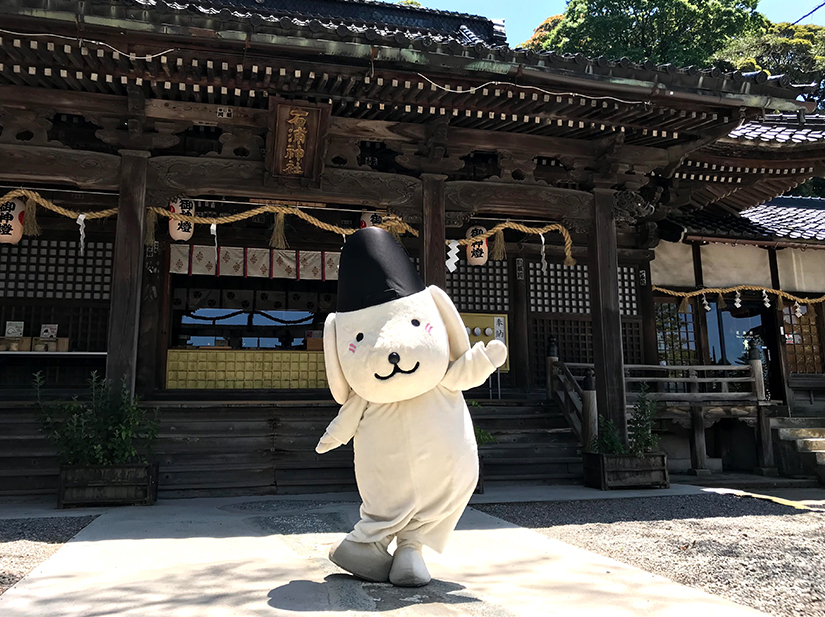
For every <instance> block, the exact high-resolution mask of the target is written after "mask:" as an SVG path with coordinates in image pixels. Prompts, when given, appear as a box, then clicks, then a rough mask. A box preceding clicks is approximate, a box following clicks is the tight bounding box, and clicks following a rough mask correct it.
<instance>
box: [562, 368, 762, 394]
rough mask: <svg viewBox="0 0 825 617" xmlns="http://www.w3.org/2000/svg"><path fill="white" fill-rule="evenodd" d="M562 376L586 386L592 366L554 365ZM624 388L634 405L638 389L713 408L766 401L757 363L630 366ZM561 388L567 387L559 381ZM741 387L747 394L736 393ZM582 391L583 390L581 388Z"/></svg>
mask: <svg viewBox="0 0 825 617" xmlns="http://www.w3.org/2000/svg"><path fill="white" fill-rule="evenodd" d="M553 365H554V366H556V368H557V370H558V371H559V372H561V371H563V372H565V373H566V374H567V375H569V376H570V378H572V379H573V380H574V381H576V382H577V385H578V382H583V381H584V379H585V376H586V373H587V372H588V371H591V370H593V365H592V364H584V363H578V362H570V363H564V362H560V361H554V362H553ZM624 369H625V387H626V392H627V402H628V404H629V405H632V404H633V403H635V402H636V400H637V399H638V397H639V394H638V389H639V387H638V386H639V385H640V384H642V383H646V384H647V385H648V387H649V389H648V398H649V399H650V400H653V401H657V402H660V403H687V404H703V405H706V404H712V403H730V402H741V401H752V402H754V403H757V402H759V401H764V399H765V382H764V378H763V375H762V361H761V360H758V359H755V360H751V361H750V363H749V364H744V365H742V364H733V365H709V366H660V365H656V364H650V365H649V364H627V365H625V367H624ZM559 384H560V385H564V383H563V382H562V381H561V380H559ZM740 384H746V390H744V391H737V389H738V388H740V387H741V385H740ZM579 390H581V387H580V386H579Z"/></svg>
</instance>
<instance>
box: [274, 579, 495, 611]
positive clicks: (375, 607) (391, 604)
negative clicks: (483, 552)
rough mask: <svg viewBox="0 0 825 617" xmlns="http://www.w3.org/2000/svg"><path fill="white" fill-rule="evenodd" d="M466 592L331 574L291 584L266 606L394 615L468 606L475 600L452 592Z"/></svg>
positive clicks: (439, 584)
mask: <svg viewBox="0 0 825 617" xmlns="http://www.w3.org/2000/svg"><path fill="white" fill-rule="evenodd" d="M463 589H465V587H464V586H462V585H459V584H457V583H450V582H447V581H440V580H436V579H433V581H432V582H431V583H430V584H429V585H426V586H425V587H418V588H408V587H394V586H393V585H391V584H390V583H368V582H366V581H361V580H359V579H357V578H355V577H353V576H350V575H348V574H330V575H329V576H327V577H326V578H324V582H323V583H317V582H314V581H309V580H295V581H290V582H289V583H287V584H286V585H282V586H280V587H276V588H275V589H273V590H272V591H270V592H269V606H271V607H273V608H277V609H281V610H284V611H295V612H313V611H321V612H323V611H335V612H344V611H366V612H376V613H378V612H385V611H393V610H397V609H400V608H404V607H407V606H411V605H415V604H467V603H469V602H480V600H478V599H477V598H473V597H470V596H467V595H461V594H456V593H454V592H457V591H461V590H463Z"/></svg>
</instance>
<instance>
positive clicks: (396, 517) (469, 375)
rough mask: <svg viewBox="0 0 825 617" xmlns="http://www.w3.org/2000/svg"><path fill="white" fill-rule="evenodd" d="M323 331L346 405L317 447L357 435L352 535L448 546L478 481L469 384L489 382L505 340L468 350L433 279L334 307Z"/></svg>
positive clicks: (336, 389)
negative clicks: (423, 286)
mask: <svg viewBox="0 0 825 617" xmlns="http://www.w3.org/2000/svg"><path fill="white" fill-rule="evenodd" d="M415 323H417V324H418V325H414V324H415ZM359 334H361V335H363V336H362V337H360V338H359V336H358V335H359ZM324 339H325V340H324V352H325V357H326V364H327V375H328V378H329V382H330V389H331V390H332V392H333V396H334V397H335V399H336V400H337V401H338V402H341V403H344V404H343V406H342V407H341V410H340V411H339V413H338V416H337V417H336V418H335V420H333V421H332V423H330V425H329V427H328V428H327V430H326V433H325V434H324V436H323V437H322V438H321V441H320V443H319V444H318V448H317V451H318V452H326V451H328V450H330V449H332V448H335V447H337V446H339V445H341V444H344V443H347V442H348V441H349V440H350V439H353V438H354V442H353V445H354V449H355V476H356V480H357V482H358V490H359V492H360V494H361V498H362V500H363V505H362V506H361V520H360V521H359V522H358V523H357V524H356V526H355V529H354V530H353V531H352V532H351V533H350V534H349V536H348V539H349V540H351V541H353V542H360V543H370V542H378V541H382V540H385V539H386V538H391V537H393V536H396V537H397V539H398V541H399V545H400V543H402V542H404V541H411V542H414V543H420V544H425V545H427V546H429V547H431V548H433V549H435V550H436V551H439V552H440V551H442V550H443V549H444V547H445V545H446V542H447V539H448V537H449V535H450V533H451V532H452V530H453V529H454V528H455V525H456V523H457V522H458V519H459V517H460V516H461V513H462V512H463V511H464V508H465V507H466V505H467V502H468V501H469V499H470V496H471V495H472V493H473V490H474V488H475V486H476V483H477V480H478V452H477V448H476V441H475V434H474V431H473V425H472V420H471V418H470V413H469V411H468V409H467V405H466V403H465V402H464V397H463V395H462V390H466V389H469V388H472V387H475V386H479V385H481V384H483V383H484V381H485V380H486V379H487V377H488V376H489V375H490V374H491V373H492V372H494V371H495V370H496V368H497V367H498V366H501V364H503V363H504V360H505V359H506V348H505V347H504V345H503V344H502V343H500V342H497V341H493V342H491V343H489V344H488V345H487V346H486V348H485V346H484V345H483V344H482V343H477V344H476V345H475V346H474V347H473V348H472V349H471V348H470V344H469V339H468V338H467V334H466V331H465V329H464V325H463V323H462V322H461V318H460V316H459V315H458V312H457V311H456V309H455V307H454V306H453V304H452V302H451V301H450V299H449V298H448V297H447V295H446V294H445V293H444V292H443V291H441V290H440V289H438V288H432V287H431V288H429V289H427V290H425V291H422V292H419V293H416V294H413V295H411V296H408V297H405V298H400V299H397V300H393V301H391V302H387V303H385V304H381V305H378V306H374V307H369V308H365V309H361V310H358V311H352V312H350V313H338V314H334V315H330V317H329V318H328V320H327V324H326V330H325V333H324ZM353 345H354V346H355V349H354V350H353ZM390 353H396V354H398V356H399V360H398V361H397V362H396V364H397V365H398V368H399V369H401V370H402V371H403V372H400V373H398V374H392V376H391V377H390V378H387V379H378V376H386V375H389V374H391V373H392V372H393V364H391V363H390V362H389V361H388V359H387V358H388V354H390ZM451 359H452V360H453V362H452V364H451V363H450V360H451ZM416 365H418V368H416V369H415V370H413V367H415V366H416Z"/></svg>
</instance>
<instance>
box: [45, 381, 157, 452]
mask: <svg viewBox="0 0 825 617" xmlns="http://www.w3.org/2000/svg"><path fill="white" fill-rule="evenodd" d="M44 384H45V379H44V378H43V375H42V374H41V373H37V374H36V375H35V376H34V387H35V390H36V393H37V404H38V407H39V409H40V418H41V423H42V425H43V428H44V429H45V431H46V435H47V437H48V438H49V441H51V442H52V443H53V444H54V445H55V447H56V448H57V451H58V458H59V460H60V463H61V464H63V465H78V466H87V465H102V466H112V465H124V464H130V463H146V462H148V458H149V456H150V455H151V450H152V446H153V444H154V441H155V439H156V438H157V434H158V422H157V410H156V409H155V410H152V411H148V410H146V409H142V408H141V407H139V406H138V399H137V397H132V396H131V394H130V393H129V391H128V389H127V388H126V386H125V384H123V385H122V387H121V390H120V392H114V391H113V389H112V384H111V382H110V381H108V380H106V379H101V378H100V377H99V376H98V374H97V373H96V372H93V373H92V376H91V379H89V395H90V397H89V400H88V401H80V400H78V398H77V397H74V398H73V399H72V400H71V401H69V402H61V403H44V402H43V399H42V396H41V395H42V389H43V385H44Z"/></svg>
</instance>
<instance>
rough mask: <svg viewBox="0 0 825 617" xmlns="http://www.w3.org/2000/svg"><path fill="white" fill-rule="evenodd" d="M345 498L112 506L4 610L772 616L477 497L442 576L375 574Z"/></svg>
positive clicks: (147, 616)
mask: <svg viewBox="0 0 825 617" xmlns="http://www.w3.org/2000/svg"><path fill="white" fill-rule="evenodd" d="M557 488H563V487H557ZM677 490H684V489H677ZM571 494H572V493H571ZM655 494H656V495H661V494H664V492H660V491H657V492H656V493H655ZM601 495H602V496H603V497H604V496H605V494H604V493H601ZM645 495H647V496H651V495H653V493H650V492H645ZM340 498H341V496H324V497H323V498H321V497H307V496H302V497H297V498H291V499H286V498H274V497H242V498H231V499H192V500H164V501H161V502H159V503H158V504H157V505H156V506H153V507H149V508H145V507H144V508H141V507H129V508H112V509H107V510H103V511H102V514H101V515H100V516H99V517H98V518H97V519H96V520H95V521H94V522H93V523H91V524H90V525H89V526H88V527H86V528H85V529H84V530H83V531H82V532H80V534H78V535H77V536H76V537H75V538H74V539H73V540H72V541H71V542H69V543H68V544H66V545H65V546H63V547H62V548H61V549H60V550H59V551H58V552H57V553H56V554H55V555H54V556H53V557H52V558H51V559H49V560H48V561H46V562H45V563H43V564H41V565H40V566H39V567H38V568H36V569H35V570H34V571H33V572H32V573H31V574H29V576H28V577H26V578H25V579H23V580H22V581H20V582H19V583H18V584H17V585H15V586H14V587H13V588H11V589H10V590H9V591H7V592H6V593H5V594H4V595H3V596H0V615H2V616H3V617H35V616H41V615H42V616H48V617H62V616H73V617H74V616H81V615H82V616H85V617H97V616H103V615H123V616H135V617H138V616H139V617H154V616H157V617H184V616H190V615H191V616H193V617H194V616H197V617H212V616H221V617H223V616H230V615H231V616H239V617H240V616H243V617H253V616H258V615H262V616H282V615H302V616H304V615H305V616H307V617H309V616H312V615H329V614H330V613H346V614H347V615H348V616H349V615H365V614H369V613H389V614H393V615H403V616H407V615H410V616H422V617H424V616H426V617H430V616H458V615H468V616H479V617H499V616H502V617H505V616H508V617H509V616H525V617H537V616H543V615H559V616H565V617H577V616H585V615H587V616H590V615H592V616H596V615H598V616H599V617H604V616H605V615H609V616H611V617H614V616H615V617H625V616H627V617H631V616H632V617H636V616H648V615H650V616H654V615H655V616H665V615H667V616H678V615H685V616H688V615H690V616H695V615H701V616H702V617H713V616H717V615H718V616H720V617H721V616H723V615H724V617H744V616H746V615H751V616H754V615H762V613H759V612H757V611H754V610H751V609H747V608H744V607H740V606H738V605H735V604H732V603H730V602H728V601H726V600H723V599H721V598H718V597H716V596H711V595H708V594H705V593H702V592H700V591H697V590H693V589H690V588H688V587H684V586H681V585H678V584H676V583H673V582H671V581H669V580H667V579H664V578H662V577H659V576H655V575H652V574H648V573H646V572H643V571H641V570H638V569H635V568H632V567H630V566H626V565H624V564H620V563H618V562H615V561H612V560H610V559H607V558H604V557H601V556H598V555H596V554H593V553H589V552H587V551H584V550H581V549H579V548H575V547H572V546H570V545H567V544H564V543H562V542H559V541H556V540H552V539H550V538H546V537H544V536H542V535H540V534H538V533H536V532H533V531H530V530H528V529H523V528H520V527H516V526H514V525H511V524H509V523H506V522H504V521H502V520H500V519H497V518H494V517H491V516H488V515H486V514H482V513H481V512H478V511H476V510H473V509H468V511H467V512H466V513H465V515H464V517H463V518H462V520H461V523H460V526H459V529H458V530H457V531H456V533H455V534H454V535H453V537H452V539H451V542H450V545H449V546H448V548H447V550H446V551H445V552H444V554H442V555H437V554H436V553H434V552H432V551H428V552H427V553H426V558H427V560H428V563H429V565H430V570H431V573H432V575H433V578H434V581H433V582H432V583H431V584H430V585H428V586H427V587H423V588H419V589H400V588H394V587H392V586H391V585H389V584H370V583H364V582H362V581H358V580H356V579H354V578H352V577H351V576H349V575H346V574H343V573H342V572H341V571H340V570H338V569H337V568H336V567H335V566H334V565H332V564H331V563H330V562H329V561H328V560H327V558H326V555H327V552H328V550H329V546H330V544H331V543H332V542H333V541H335V540H336V539H337V538H339V537H340V536H341V534H343V533H345V532H347V531H349V530H350V529H351V527H352V525H353V523H354V522H355V520H357V516H358V511H357V503H354V502H351V501H350V502H345V501H338V499H340ZM499 501H501V499H500V500H499ZM653 504H655V499H654V500H652V505H653ZM547 507H553V504H552V503H548V505H547ZM653 507H655V506H653ZM24 512H28V516H32V515H36V514H39V515H41V516H42V515H44V514H47V513H48V512H47V511H45V507H44V505H43V504H37V503H35V504H31V503H29V504H26V503H18V504H10V503H6V504H2V503H0V513H2V514H3V515H4V516H3V517H2V518H10V516H9V515H10V514H17V515H19V514H23V513H24ZM70 512H71V513H72V514H75V515H79V514H81V513H88V512H89V511H88V510H83V511H81V510H75V511H70ZM52 513H54V511H52ZM60 514H61V515H65V514H66V513H65V512H61V513H60ZM0 524H2V523H0Z"/></svg>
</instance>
